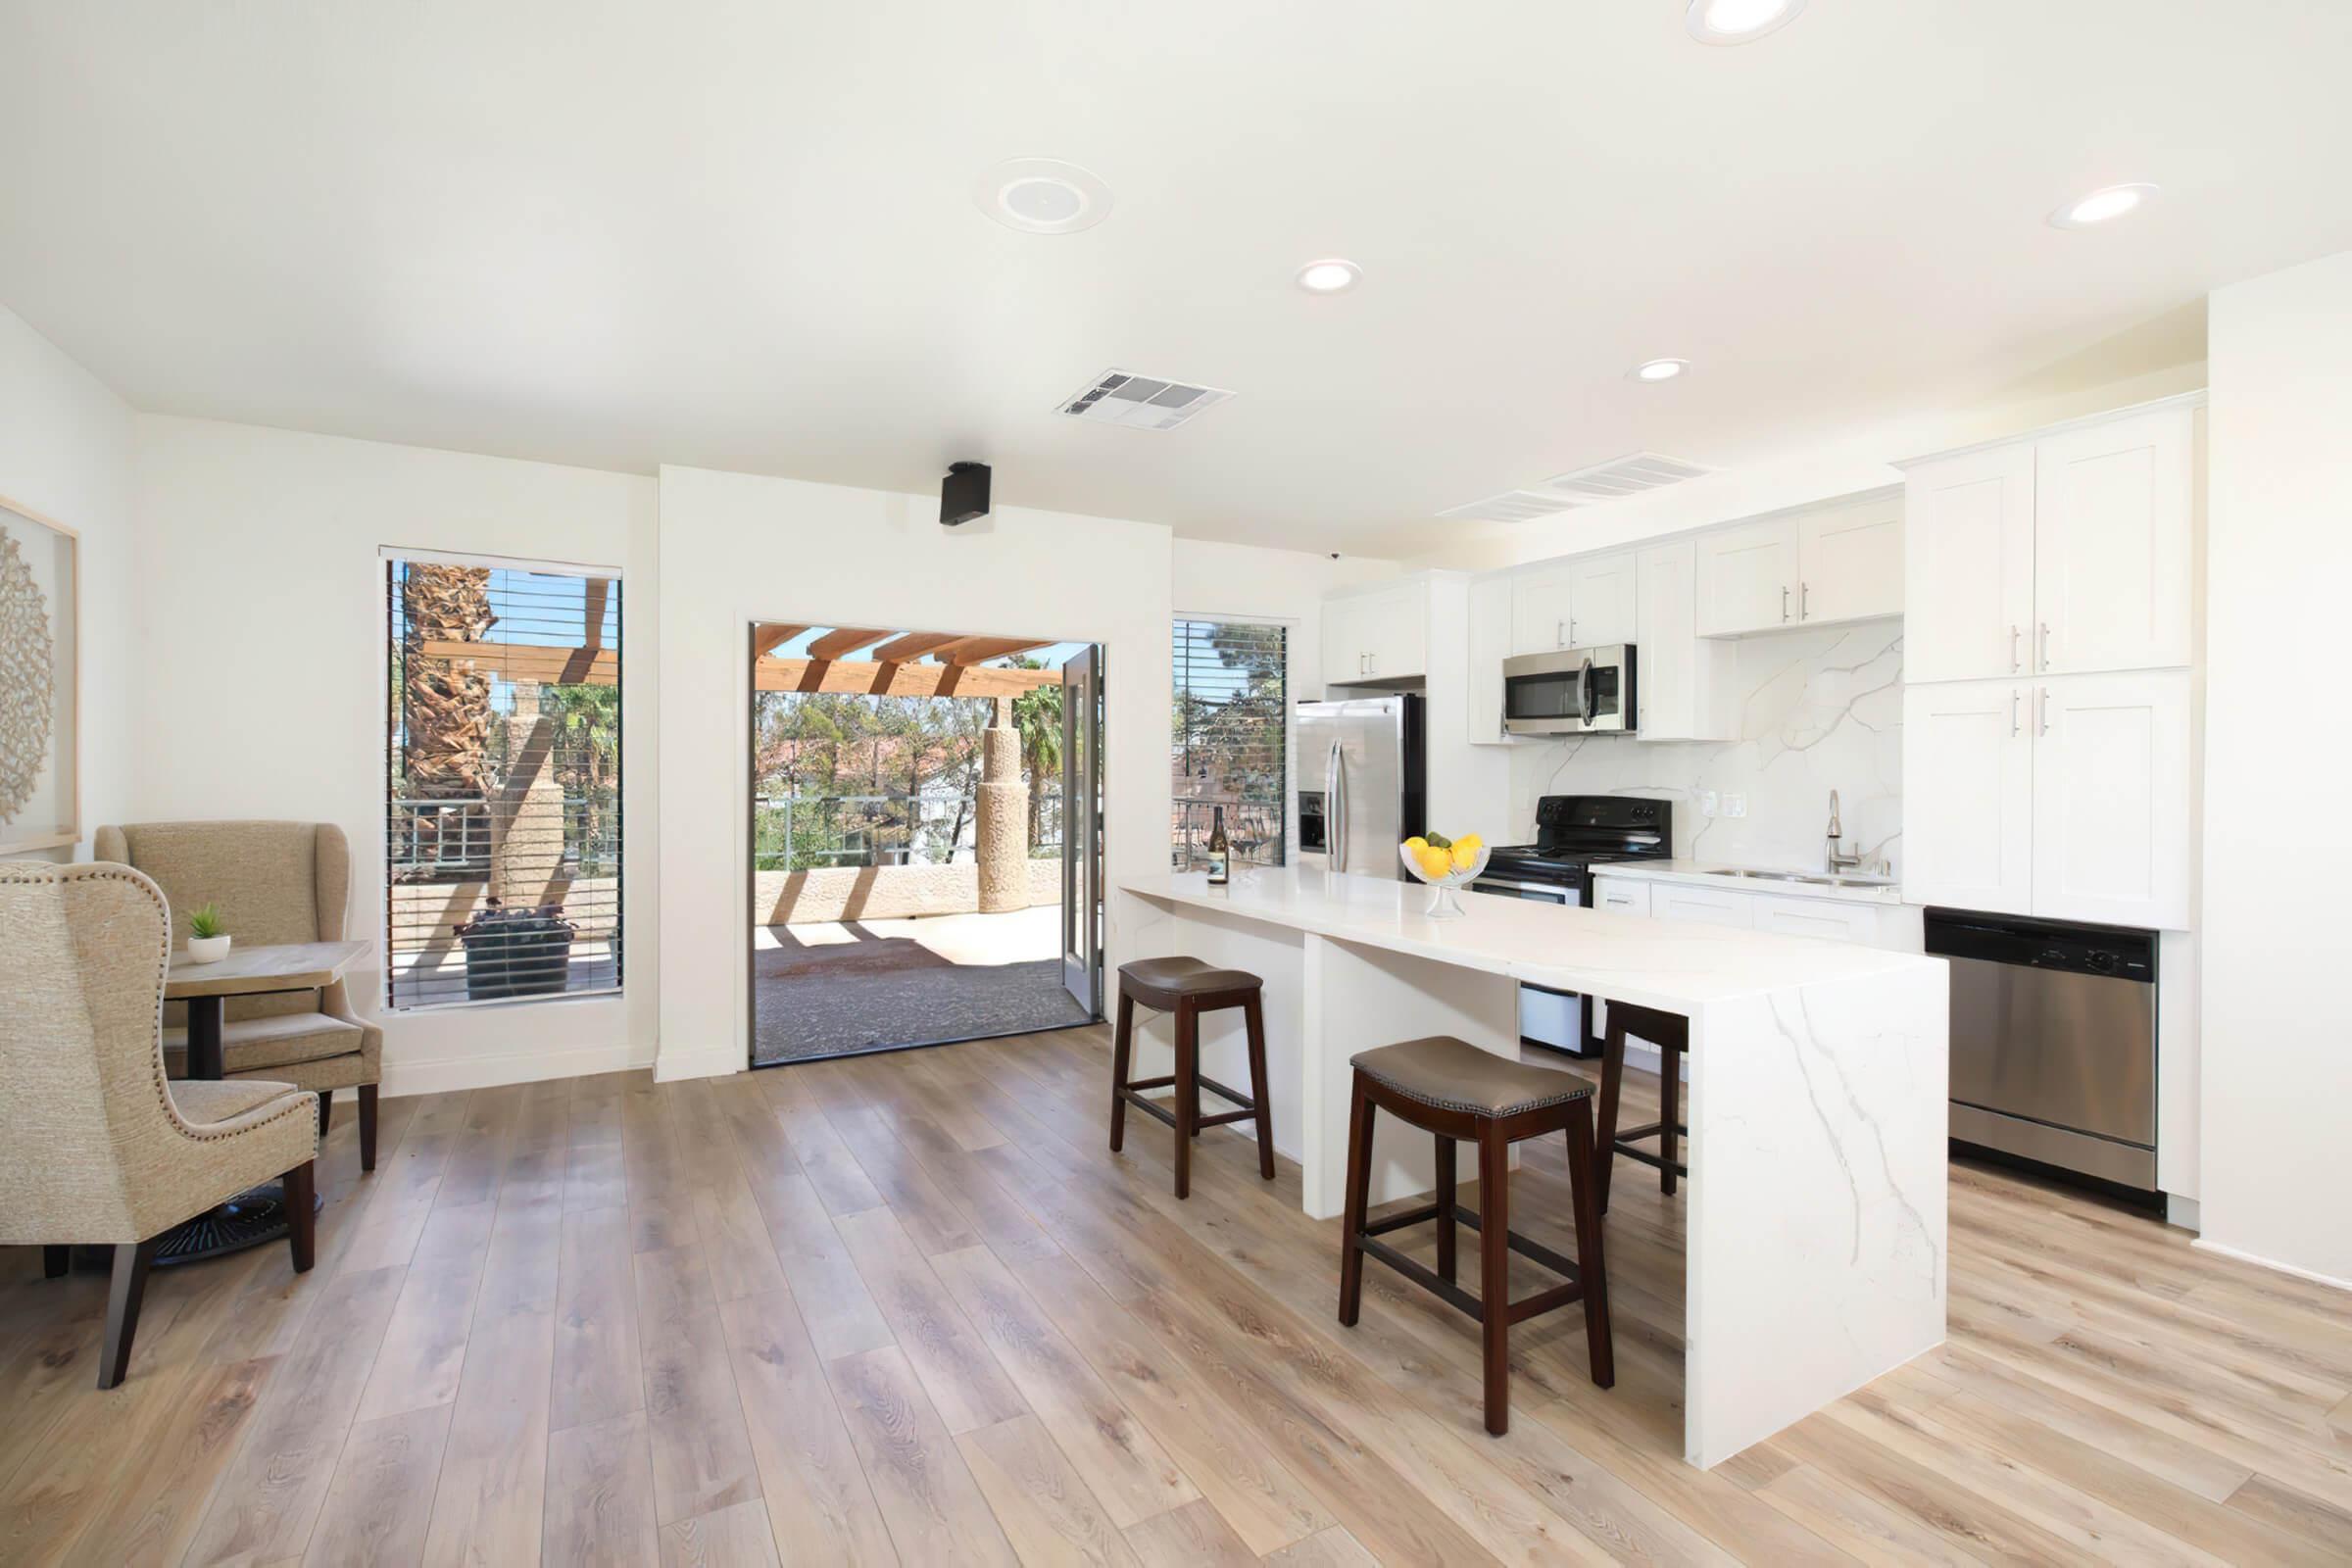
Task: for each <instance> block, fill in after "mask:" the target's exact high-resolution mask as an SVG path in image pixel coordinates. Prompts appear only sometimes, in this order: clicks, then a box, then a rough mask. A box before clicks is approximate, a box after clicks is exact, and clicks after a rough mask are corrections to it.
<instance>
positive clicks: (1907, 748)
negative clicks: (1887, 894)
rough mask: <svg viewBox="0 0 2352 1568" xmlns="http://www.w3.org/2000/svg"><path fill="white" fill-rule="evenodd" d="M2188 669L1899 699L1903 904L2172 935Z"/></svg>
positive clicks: (1990, 684)
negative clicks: (2128, 928)
mask: <svg viewBox="0 0 2352 1568" xmlns="http://www.w3.org/2000/svg"><path fill="white" fill-rule="evenodd" d="M2188 679H2189V677H2188V673H2187V672H2186V671H2185V670H2161V671H2156V672H2153V673H2146V674H2126V675H2053V676H2045V677H2043V678H2042V679H2039V680H1989V681H1954V682H1950V683H1947V684H1938V685H1932V686H1914V687H1911V688H1909V689H1908V690H1907V691H1905V692H1904V694H1903V842H1904V856H1903V898H1904V900H1905V901H1906V902H1908V903H1911V904H1922V905H1926V904H1936V905H1943V906H1947V907H1954V908H1963V909H1984V910H1986V911H1989V912H1993V913H2002V914H2031V915H2038V916H2040V917H2042V918H2044V919H2051V920H2091V921H2097V922H2100V923H2103V924H2107V925H2128V926H2139V927H2143V928H2146V929H2151V930H2182V929H2185V928H2186V927H2187V925H2188V904H2189V703H2188Z"/></svg>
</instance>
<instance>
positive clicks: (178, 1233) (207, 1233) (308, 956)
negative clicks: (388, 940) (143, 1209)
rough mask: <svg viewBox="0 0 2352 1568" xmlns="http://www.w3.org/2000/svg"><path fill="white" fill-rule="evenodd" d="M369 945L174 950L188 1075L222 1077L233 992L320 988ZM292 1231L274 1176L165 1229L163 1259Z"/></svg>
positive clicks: (158, 1255)
mask: <svg viewBox="0 0 2352 1568" xmlns="http://www.w3.org/2000/svg"><path fill="white" fill-rule="evenodd" d="M367 953H368V944H367V943H365V942H288V943H280V944H276V945H274V946H259V947H250V948H245V947H232V948H231V949H230V950H229V955H228V956H227V957H225V958H222V959H220V960H219V961H217V962H214V963H191V962H190V961H189V960H188V956H187V955H186V953H185V952H181V953H177V954H174V955H173V956H172V968H171V971H170V972H169V973H168V974H167V975H166V976H165V978H164V1000H165V1001H167V1002H184V1003H186V1004H187V1007H188V1058H187V1068H186V1076H188V1077H190V1078H206V1079H218V1078H220V1077H221V1076H222V1075H223V1073H224V1071H225V1066H226V1064H225V1063H224V1062H223V1061H222V1059H221V1016H222V1011H223V1009H224V1007H225V1005H226V1004H227V1001H228V999H229V998H230V997H258V996H267V995H269V994H270V993H271V992H276V991H318V990H321V989H323V988H324V987H327V986H331V985H333V984H334V983H335V982H336V981H338V980H340V979H342V978H343V971H344V970H346V969H348V968H350V967H351V966H352V965H353V964H354V963H356V962H358V961H359V960H360V959H361V958H362V957H364V956H366V955H367ZM285 1234H286V1201H285V1190H284V1188H283V1187H282V1186H280V1184H278V1183H276V1182H270V1183H269V1184H268V1185H266V1186H262V1187H256V1188H252V1189H250V1190H249V1191H246V1192H242V1193H239V1194H238V1195H237V1196H236V1197H234V1198H232V1199H230V1200H229V1201H227V1202H225V1203H222V1204H221V1205H219V1206H218V1207H215V1208H211V1209H208V1210H206V1211H205V1212H204V1213H202V1214H199V1215H197V1216H196V1217H195V1218H194V1219H191V1220H188V1221H186V1222H184V1223H182V1224H179V1225H175V1226H173V1227H172V1229H171V1230H169V1231H167V1232H165V1233H164V1235H163V1238H162V1240H161V1241H160V1242H159V1243H158V1244H157V1247H156V1250H155V1265H156V1266H157V1267H159V1268H160V1267H162V1266H164V1265H165V1264H167V1263H191V1262H194V1261H195V1260H196V1259H198V1258H200V1257H219V1256H220V1255H221V1254H222V1253H223V1252H235V1251H241V1250H244V1249H246V1248H248V1247H259V1246H260V1245H261V1244H262V1243H264V1242H272V1241H275V1240H277V1239H278V1238H279V1237H281V1236H283V1235H285Z"/></svg>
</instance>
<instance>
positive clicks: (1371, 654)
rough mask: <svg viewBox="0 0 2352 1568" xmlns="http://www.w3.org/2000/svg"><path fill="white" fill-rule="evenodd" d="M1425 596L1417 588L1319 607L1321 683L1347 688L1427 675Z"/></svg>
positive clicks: (1413, 584) (1347, 598) (1414, 584)
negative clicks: (1321, 655) (1366, 683)
mask: <svg viewBox="0 0 2352 1568" xmlns="http://www.w3.org/2000/svg"><path fill="white" fill-rule="evenodd" d="M1428 664H1429V592H1428V588H1427V586H1426V584H1424V583H1421V582H1405V583H1400V584H1398V585H1397V586H1396V587H1393V588H1382V589H1379V590H1377V591H1375V592H1372V593H1364V594H1348V595H1343V596H1341V597H1339V598H1337V599H1327V600H1325V601H1324V602H1323V681H1324V684H1325V685H1346V684H1348V683H1351V682H1361V681H1388V680H1397V679H1403V678H1406V677H1409V676H1413V675H1424V674H1426V673H1428Z"/></svg>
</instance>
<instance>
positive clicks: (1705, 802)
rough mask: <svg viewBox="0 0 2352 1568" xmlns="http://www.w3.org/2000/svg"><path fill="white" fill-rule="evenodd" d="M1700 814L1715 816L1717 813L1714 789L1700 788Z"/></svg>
mask: <svg viewBox="0 0 2352 1568" xmlns="http://www.w3.org/2000/svg"><path fill="white" fill-rule="evenodd" d="M1698 814H1699V815H1701V816H1713V815H1714V814H1715V792H1714V791H1713V790H1700V791H1699V792H1698Z"/></svg>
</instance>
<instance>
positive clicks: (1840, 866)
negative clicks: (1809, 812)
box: [1826, 790, 1862, 871]
mask: <svg viewBox="0 0 2352 1568" xmlns="http://www.w3.org/2000/svg"><path fill="white" fill-rule="evenodd" d="M1844 837H1845V827H1844V824H1842V823H1841V822H1839V821H1838V792H1837V791H1836V790H1832V791H1830V831H1829V839H1828V849H1827V852H1826V853H1827V856H1828V858H1829V862H1830V869H1831V870H1832V871H1850V870H1852V869H1853V868H1854V867H1856V866H1858V865H1860V864H1861V863H1862V852H1861V851H1859V850H1856V851H1853V852H1851V853H1850V854H1849V853H1848V852H1846V851H1845V850H1842V849H1839V848H1838V841H1839V840H1841V839H1843V838H1844Z"/></svg>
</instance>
